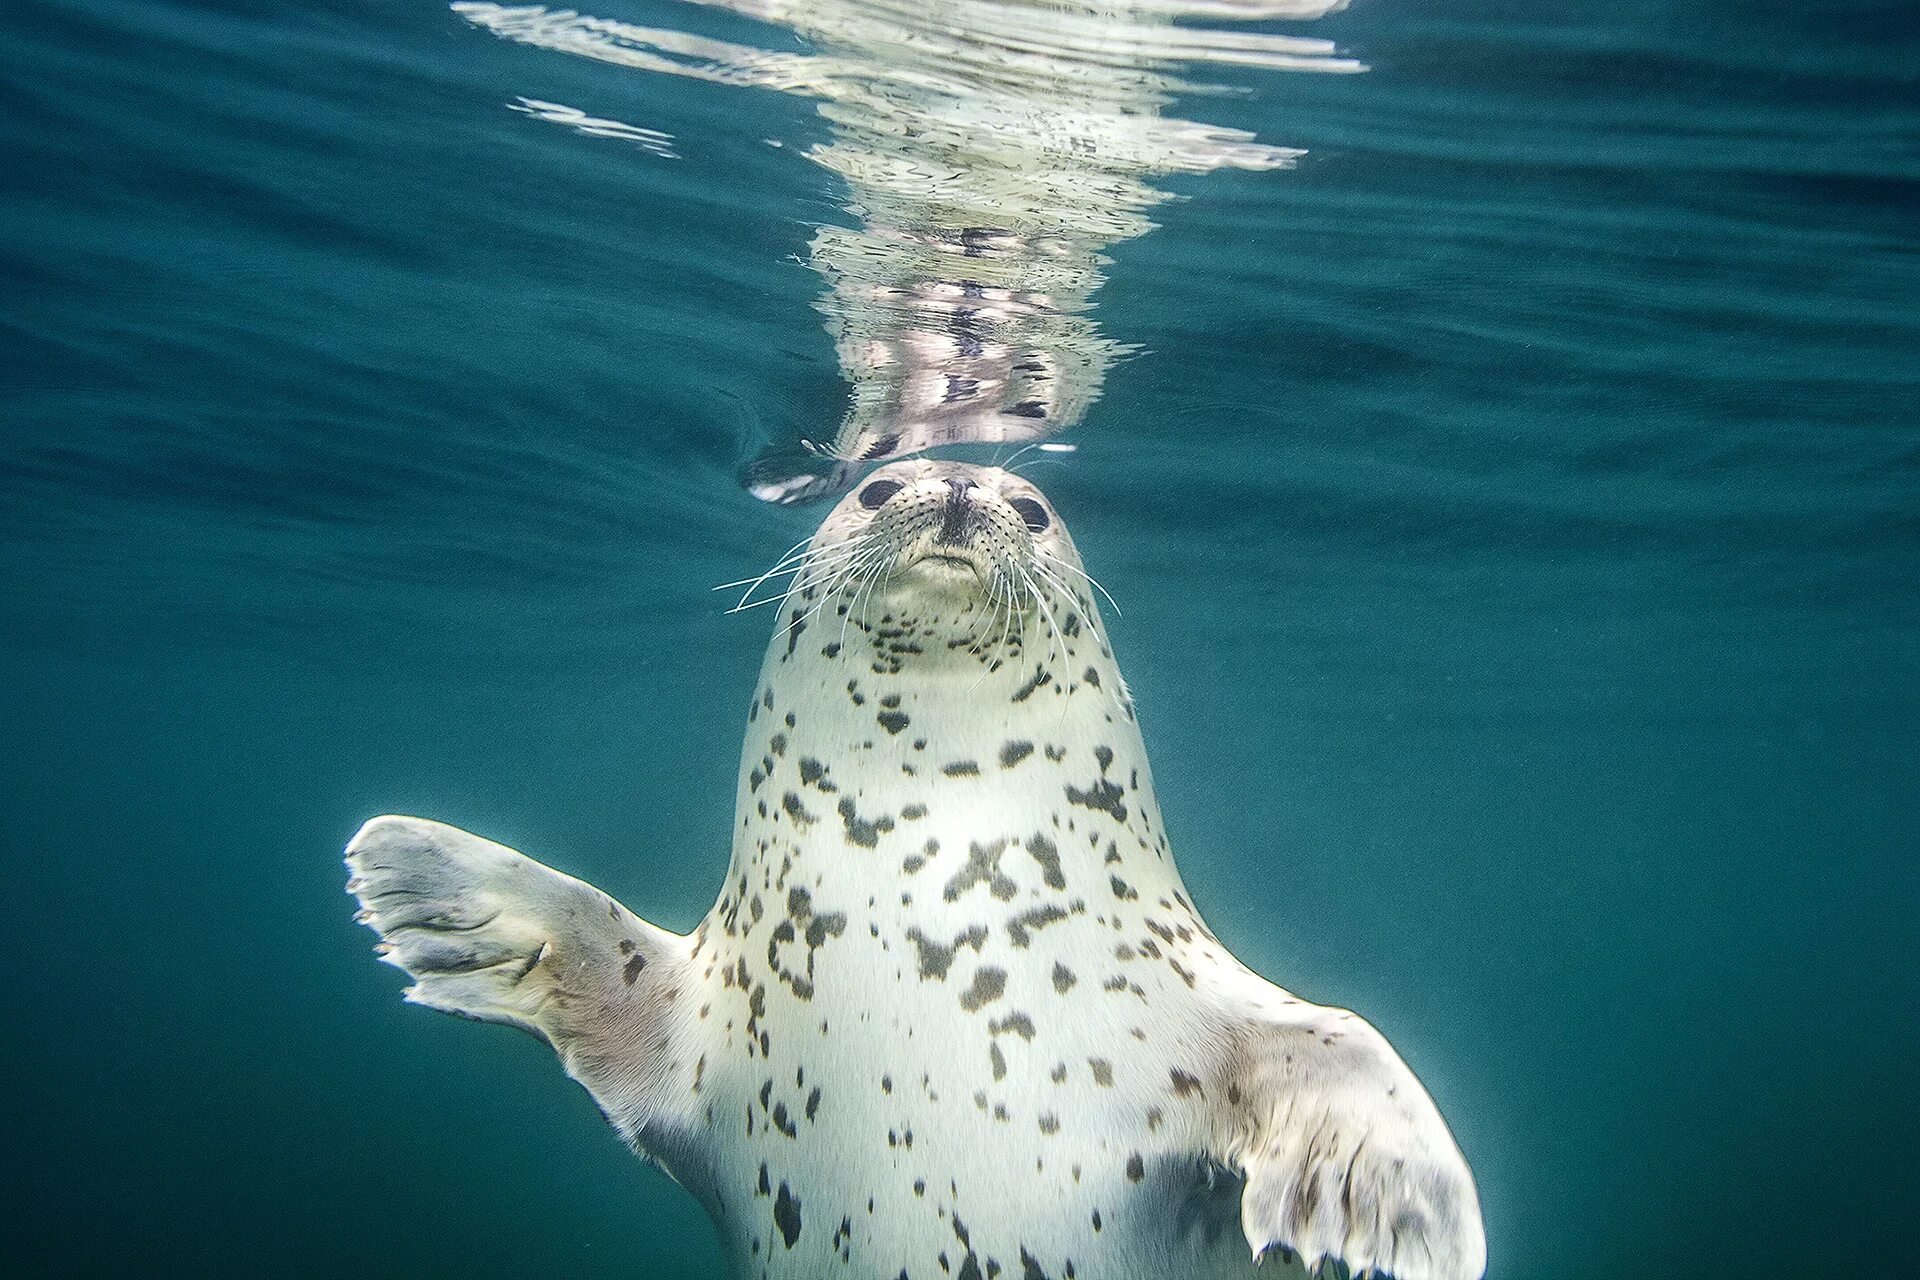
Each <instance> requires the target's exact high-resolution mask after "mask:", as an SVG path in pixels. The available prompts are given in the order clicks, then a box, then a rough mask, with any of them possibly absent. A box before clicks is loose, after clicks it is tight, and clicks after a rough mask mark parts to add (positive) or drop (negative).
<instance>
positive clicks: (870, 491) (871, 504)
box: [860, 480, 907, 511]
mask: <svg viewBox="0 0 1920 1280" xmlns="http://www.w3.org/2000/svg"><path fill="white" fill-rule="evenodd" d="M906 487H907V486H905V485H903V484H901V483H900V482H899V481H898V480H875V481H874V482H873V483H872V484H870V485H868V486H867V487H866V488H864V489H862V490H861V491H860V505H861V506H863V507H865V508H866V509H867V510H869V511H877V510H879V509H880V507H881V506H883V505H884V504H885V503H886V501H887V499H888V498H891V497H892V496H893V495H894V494H896V493H898V492H900V491H901V490H902V489H904V488H906Z"/></svg>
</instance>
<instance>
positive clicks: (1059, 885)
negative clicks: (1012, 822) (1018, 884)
mask: <svg viewBox="0 0 1920 1280" xmlns="http://www.w3.org/2000/svg"><path fill="white" fill-rule="evenodd" d="M1026 847H1027V852H1028V853H1030V854H1032V855H1033V860H1034V861H1035V862H1037V863H1039V864H1040V873H1041V875H1042V876H1043V877H1045V879H1046V882H1047V888H1049V889H1064V888H1066V887H1067V878H1066V877H1065V876H1064V875H1062V874H1061V873H1060V850H1059V848H1058V847H1056V846H1055V845H1054V843H1053V841H1051V840H1049V839H1047V837H1046V836H1045V834H1043V833H1041V832H1037V831H1036V832H1035V833H1034V834H1032V835H1030V836H1028V837H1027V839H1026Z"/></svg>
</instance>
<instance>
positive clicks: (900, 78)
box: [453, 0, 1364, 502]
mask: <svg viewBox="0 0 1920 1280" xmlns="http://www.w3.org/2000/svg"><path fill="white" fill-rule="evenodd" d="M720 7H725V8H729V9H732V10H734V11H736V12H739V13H741V14H745V15H747V16H750V17H754V18H758V19H761V20H763V21H766V22H769V23H777V24H779V25H781V26H785V27H788V28H790V29H791V30H792V31H793V32H795V33H796V34H798V35H800V36H801V37H803V38H804V39H805V40H806V41H807V43H808V45H809V46H810V47H811V48H812V49H813V50H815V52H808V53H792V52H780V51H774V50H768V49H760V48H755V47H752V46H748V45H742V44H736V43H731V42H727V41H721V40H713V39H708V38H705V37H697V36H693V35H689V34H686V33H683V32H678V31H671V30H665V29H662V28H659V27H643V26H636V25H633V24H631V23H624V22H611V21H607V20H604V19H600V18H591V17H585V16H582V15H580V14H578V13H575V12H573V11H572V10H549V9H546V8H542V7H540V6H523V7H504V6H501V5H495V4H477V3H461V4H456V5H454V6H453V9H454V11H455V12H456V13H459V14H460V15H461V16H462V17H464V18H466V19H467V20H468V21H469V22H472V23H473V24H475V25H476V26H479V27H483V28H485V29H486V30H489V31H491V32H493V33H494V34H496V35H498V36H501V37H502V38H504V39H508V40H514V41H518V42H520V43H523V44H529V45H535V46H538V47H541V48H546V49H553V50H557V51H560V52H564V53H571V54H577V55H579V56H581V57H586V58H594V59H597V60H600V61H603V62H611V63H615V64H618V65H622V66H629V67H634V68H637V69H640V70H643V71H652V72H660V73H664V74H669V75H677V76H687V77H692V78H695V79H701V80H711V81H716V82H720V83H725V84H735V85H743V86H756V87H760V88H767V89H775V90H779V91H781V92H786V93H794V94H800V95H803V96H806V97H810V98H813V99H816V100H817V101H818V102H819V110H820V113H821V115H822V116H824V117H825V118H826V120H827V121H828V122H829V125H830V128H831V140H830V141H828V142H826V143H822V144H819V145H816V146H813V147H812V148H810V149H809V150H808V151H807V153H806V154H807V156H808V157H809V158H810V159H811V160H813V161H814V162H815V163H816V164H819V165H821V166H823V167H825V168H827V169H829V170H831V171H832V172H834V173H836V174H838V175H839V176H840V177H841V178H843V179H844V180H845V182H846V188H847V195H846V205H845V207H846V210H847V213H848V214H849V215H850V216H851V217H853V218H854V219H855V220H856V225H854V226H851V227H843V226H822V227H820V228H819V229H818V231H817V232H816V233H815V235H814V237H813V241H812V244H811V246H810V250H809V261H810V263H811V265H812V267H813V269H814V270H815V271H817V272H819V273H820V275H821V277H822V278H823V279H824V280H825V282H826V293H825V294H824V296H823V297H822V298H821V299H820V301H819V303H818V304H817V305H818V307H819V309H820V311H821V312H822V313H823V314H824V315H825V316H826V317H827V325H828V328H829V330H830V331H831V332H832V334H833V337H834V342H835V346H836V349H837V351H838V353H839V359H840V365H841V369H842V371H843V373H844V375H845V377H846V380H847V382H848V383H849V385H850V386H851V389H852V391H851V403H850V406H849V408H848V411H847V414H846V416H845V418H844V419H843V420H842V421H841V422H840V424H839V429H838V431H837V432H835V433H834V434H833V435H832V436H831V437H830V438H825V439H819V440H815V439H803V440H801V441H799V442H798V443H799V444H800V446H801V448H800V449H793V448H786V449H781V448H778V447H776V448H775V449H773V450H771V451H769V452H768V453H766V454H763V455H762V457H761V458H760V459H759V461H758V462H757V463H756V464H755V466H754V467H753V468H752V470H751V473H750V476H749V487H750V488H751V489H752V491H753V492H754V493H756V494H758V495H759V496H760V497H763V498H766V499H769V500H772V501H780V502H793V501H800V500H803V499H807V498H814V497H819V496H822V495H825V494H830V493H833V492H837V491H839V490H840V489H843V488H845V487H846V486H847V485H848V484H850V483H851V478H852V477H853V476H854V475H855V474H857V473H858V470H859V469H860V467H861V466H862V465H863V464H865V463H868V462H872V461H875V460H879V459H884V458H895V457H901V456H904V455H907V454H912V453H918V452H921V451H922V450H926V449H931V448H936V447H939V446H942V445H953V444H978V443H1018V442H1023V441H1034V440H1040V439H1044V438H1047V437H1049V436H1052V435H1054V434H1056V433H1058V432H1061V431H1064V430H1066V429H1068V428H1069V427H1072V426H1074V425H1076V424H1077V423H1079V422H1080V421H1081V420H1082V419H1083V418H1084V417H1085V416H1086V413H1087V410H1088V408H1089V407H1090V406H1091V405H1092V404H1093V403H1094V401H1096V400H1097V399H1099V397H1100V393H1101V388H1102V386H1103V384H1104V382H1105V379H1106V374H1107V371H1108V369H1109V368H1110V367H1111V366H1112V364H1113V362H1114V361H1115V360H1117V359H1119V358H1121V357H1122V356H1123V355H1125V354H1127V352H1128V351H1129V350H1130V348H1129V347H1128V346H1127V344H1125V343H1124V342H1123V341H1121V340H1118V339H1115V338H1110V337H1108V336H1106V335H1105V334H1104V333H1102V332H1101V330H1100V327H1099V326H1098V325H1097V324H1096V323H1095V322H1094V320H1093V318H1092V315H1091V305H1092V304H1091V298H1092V295H1093V293H1094V291H1095V290H1096V289H1098V288H1099V286H1100V284H1101V281H1102V269H1103V267H1104V266H1105V264H1106V258H1105V256H1104V255H1105V252H1106V250H1107V249H1108V248H1110V247H1111V246H1112V245H1114V244H1115V243H1117V242H1119V241H1122V240H1128V239H1131V238H1133V237H1135V236H1138V235H1142V234H1144V233H1145V232H1147V231H1150V230H1152V229H1153V227H1154V223H1153V221H1152V220H1151V219H1150V218H1149V216H1148V211H1149V210H1151V209H1152V208H1153V207H1154V206H1155V205H1158V204H1160V203H1162V202H1163V201H1165V200H1166V199H1168V196H1167V195H1166V194H1165V193H1164V192H1162V191H1160V190H1158V189H1156V188H1155V187H1153V186H1152V185H1150V183H1149V181H1148V179H1150V178H1151V177H1153V176H1154V175H1157V174H1166V173H1176V172H1183V173H1204V172H1208V171H1210V170H1215V169H1222V168H1235V169H1256V170H1257V169H1278V168H1285V167H1287V166H1289V165H1291V164H1292V163H1293V162H1294V161H1295V160H1296V159H1298V158H1299V156H1301V155H1302V154H1304V153H1303V152H1301V151H1300V150H1299V149H1297V148H1292V147H1285V146H1277V145H1272V144H1269V143H1263V142H1261V141H1258V140H1257V139H1256V138H1255V137H1254V136H1253V135H1252V134H1250V133H1247V132H1245V131H1243V130H1239V129H1228V128H1221V127H1218V126H1214V125H1208V124H1203V123H1199V122H1197V121H1192V120H1185V119H1181V118H1179V117H1177V116H1171V115H1164V114H1162V112H1163V111H1164V110H1165V109H1166V108H1167V107H1168V106H1169V105H1170V104H1171V103H1172V101H1173V99H1174V97H1175V95H1177V94H1193V93H1198V92H1202V91H1204V90H1205V88H1206V86H1205V85H1202V84H1196V83H1194V82H1192V81H1189V80H1187V79H1185V78H1184V76H1183V73H1184V71H1185V68H1186V67H1187V65H1188V64H1205V63H1218V64H1226V63H1233V64H1241V65H1247V66H1254V67H1261V68H1266V69H1270V70H1278V71H1318V72H1335V73H1339V72H1354V71H1361V70H1364V68H1363V66H1362V65H1361V64H1360V63H1359V62H1356V61H1354V60H1353V59H1351V58H1347V57H1343V56H1341V55H1340V53H1339V51H1338V50H1337V49H1336V48H1335V46H1334V44H1333V42H1331V41H1328V40H1316V39H1304V38H1301V37H1297V36H1292V35H1280V34H1274V33H1270V32H1264V31H1245V30H1215V29H1209V28H1204V27H1187V26H1176V25H1174V23H1175V20H1176V19H1179V18H1189V17H1208V18H1216V19H1253V18H1264V17H1273V16H1286V17H1293V18H1311V17H1317V16H1319V15H1320V14H1322V13H1325V12H1327V11H1328V10H1330V9H1332V8H1335V7H1337V6H1336V5H1332V4H1284V3H1282V4H1273V3H1267V2H1265V0H1247V2H1246V3H1233V2H1231V0H1213V2H1211V3H1207V2H1204V0H1203V2H1201V3H1193V4H1187V3H1177V2H1176V3H1149V4H1126V3H1116V4H1070V3H1061V4H1029V3H1018V2H1016V0H942V2H940V3H934V4H931V5H911V6H909V5H905V4H889V3H880V2H876V0H836V2H834V3H823V4H760V3H753V2H751V0H733V2H729V3H724V4H722V5H721V6H720ZM521 109H526V108H524V107H523V108H521ZM546 118H548V119H553V120H555V121H557V122H559V123H563V124H568V125H571V126H572V127H575V128H583V127H584V125H585V123H591V124H595V125H599V126H602V128H601V130H600V131H602V132H605V133H608V134H610V135H611V134H614V133H616V132H617V131H618V130H619V129H624V128H626V126H617V125H614V124H613V122H607V121H590V122H583V118H582V117H581V113H578V112H573V111H571V109H569V108H557V109H555V110H554V111H553V112H551V113H547V115H546ZM607 126H613V127H612V128H608V127H607ZM809 455H811V456H809Z"/></svg>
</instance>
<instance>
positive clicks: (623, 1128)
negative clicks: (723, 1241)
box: [347, 817, 689, 1146]
mask: <svg viewBox="0 0 1920 1280" xmlns="http://www.w3.org/2000/svg"><path fill="white" fill-rule="evenodd" d="M347 867H348V870H349V871H350V872H351V878H350V879H349V880H348V881H347V891H348V892H349V893H352V894H353V895H354V896H355V897H356V898H358V899H359V900H360V907H361V910H360V914H359V915H358V917H357V919H359V920H360V921H361V922H362V923H363V924H366V925H369V926H371V927H372V928H373V929H374V930H375V931H376V932H378V933H379V934H380V936H381V939H382V942H381V943H380V947H379V951H380V955H381V958H382V959H384V960H385V961H386V962H387V963H389V964H392V965H395V966H397V967H399V968H400V969H403V970H405V971H406V973H407V974H408V976H409V977H411V978H412V979H413V980H414V981H413V985H412V986H411V987H409V988H407V993H406V994H407V999H409V1000H411V1001H413V1002H414V1003H415V1004H423V1005H426V1006H427V1007H429V1008H432V1009H440V1010H443V1011H445V1012H447V1013H457V1014H459V1015H461V1016H462V1017H467V1018H478V1019H481V1020H482V1021H486V1022H504V1023H508V1024H509V1025H512V1026H516V1027H522V1028H524V1029H526V1030H528V1031H531V1032H533V1033H534V1034H535V1035H537V1036H539V1037H541V1038H542V1039H544V1040H546V1041H547V1042H548V1043H549V1044H551V1045H552V1046H553V1047H554V1049H555V1050H556V1051H557V1052H558V1053H559V1055H560V1061H561V1062H562V1063H563V1064H565V1066H566V1068H567V1073H568V1074H569V1075H571V1076H572V1077H573V1078H574V1079H576V1080H578V1081H579V1082H580V1083H581V1084H583V1085H585V1086H586V1087H587V1091H588V1092H589V1093H591V1094H592V1095H593V1098H594V1101H595V1102H597V1103H599V1104H600V1109H601V1110H602V1111H603V1112H605V1113H606V1116H607V1118H608V1119H609V1120H611V1121H612V1122H613V1124H614V1127H615V1128H617V1129H618V1130H619V1131H620V1136H621V1137H623V1138H625V1139H626V1140H627V1141H628V1142H630V1143H633V1144H634V1145H636V1146H640V1145H643V1144H645V1145H655V1143H654V1142H653V1141H650V1139H654V1140H657V1139H658V1138H659V1137H662V1136H664V1135H662V1134H660V1133H658V1132H657V1130H658V1128H659V1127H660V1126H661V1125H663V1124H669V1123H671V1122H672V1120H673V1117H672V1115H671V1114H670V1112H671V1108H670V1106H669V1104H668V1098H669V1096H670V1095H669V1090H670V1089H671V1088H672V1085H671V1083H670V1082H671V1081H672V1080H673V1079H674V1078H675V1077H676V1076H677V1075H678V1074H679V1072H678V1071H677V1069H676V1062H675V1051H674V1043H673V1041H674V1017H673V1002H674V998H675V995H676V992H677V991H678V990H679V988H680V987H681V986H682V985H683V984H682V981H681V979H682V977H683V975H684V973H685V971H686V968H687V966H688V963H689V960H688V948H687V941H686V939H684V938H681V937H679V936H678V935H676V934H671V933H668V932H666V931H665V930H663V929H656V928H655V927H654V926H652V925H650V924H648V923H647V922H646V921H644V920H642V919H640V918H639V917H637V916H635V915H634V914H633V913H632V912H630V911H628V910H627V909H626V908H625V907H623V906H621V905H620V904H619V903H617V902H615V901H614V900H613V899H612V898H609V897H608V896H607V895H606V894H604V893H601V892H600V891H599V890H598V889H595V888H594V887H593V886H592V885H589V884H586V883H584V882H583V881H579V880H575V879H574V878H573V877H572V876H568V875H563V874H561V873H560V872H558V871H555V870H553V869H552V868H551V867H545V866H542V865H540V864H539V863H538V862H535V861H534V860H533V859H531V858H529V857H526V856H525V855H523V854H519V853H515V852H514V851H513V850H511V849H508V848H506V847H504V846H502V845H497V844H494V843H493V842H492V841H490V840H482V839H481V838H480V837H479V836H475V835H469V834H468V833H467V832H465V831H461V830H460V829H459V828H457V827H449V826H446V825H444V824H443V823H438V822H428V821H426V820H425V819H422V818H401V817H384V818H375V819H374V820H373V821H371V822H369V823H367V825H366V826H364V827H362V828H360V833H359V834H358V835H356V836H354V838H353V842H352V843H351V844H349V845H348V846H347Z"/></svg>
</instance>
